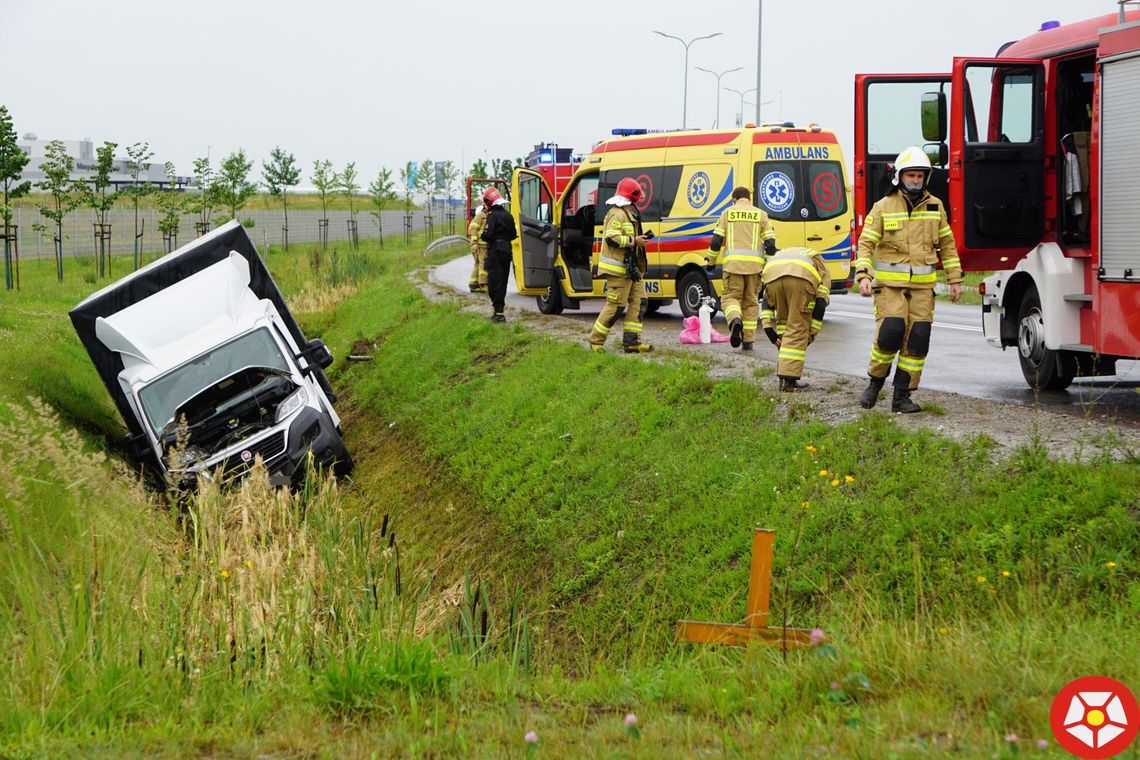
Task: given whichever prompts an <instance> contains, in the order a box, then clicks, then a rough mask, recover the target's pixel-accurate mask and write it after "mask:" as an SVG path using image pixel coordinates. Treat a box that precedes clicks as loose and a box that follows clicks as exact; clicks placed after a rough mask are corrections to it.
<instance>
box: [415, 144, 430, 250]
mask: <svg viewBox="0 0 1140 760" xmlns="http://www.w3.org/2000/svg"><path fill="white" fill-rule="evenodd" d="M416 190H418V191H419V192H420V193H422V194H423V195H424V196H426V197H427V203H428V212H427V233H428V240H432V239H434V238H435V225H434V224H433V219H432V214H433V213H434V212H435V164H434V163H432V160H431V159H430V158H425V159H424V160H423V161H420V169H419V173H418V174H417V175H416Z"/></svg>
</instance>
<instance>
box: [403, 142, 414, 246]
mask: <svg viewBox="0 0 1140 760" xmlns="http://www.w3.org/2000/svg"><path fill="white" fill-rule="evenodd" d="M417 178H418V177H417V169H416V162H415V161H409V162H408V163H406V164H404V168H403V169H400V184H402V185H403V186H404V242H405V243H409V242H411V239H412V195H414V194H415V192H416V180H417Z"/></svg>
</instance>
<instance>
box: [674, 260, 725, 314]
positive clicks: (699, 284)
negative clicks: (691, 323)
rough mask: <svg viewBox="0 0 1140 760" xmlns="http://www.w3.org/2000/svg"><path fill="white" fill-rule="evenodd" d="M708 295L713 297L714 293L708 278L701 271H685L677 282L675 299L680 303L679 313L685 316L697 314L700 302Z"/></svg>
mask: <svg viewBox="0 0 1140 760" xmlns="http://www.w3.org/2000/svg"><path fill="white" fill-rule="evenodd" d="M709 296H712V297H713V298H715V297H716V294H715V293H714V292H713V289H712V285H710V284H709V278H708V277H705V275H704V273H703V272H698V271H695V270H693V271H689V272H686V273H685V276H684V277H682V278H681V281H680V282H679V283H677V300H678V302H680V304H681V313H682V314H683V315H685V316H686V317H695V316H698V314H699V313H700V309H701V302H702V301H704V299H705V298H706V297H709ZM713 314H716V312H715V311H714V312H713Z"/></svg>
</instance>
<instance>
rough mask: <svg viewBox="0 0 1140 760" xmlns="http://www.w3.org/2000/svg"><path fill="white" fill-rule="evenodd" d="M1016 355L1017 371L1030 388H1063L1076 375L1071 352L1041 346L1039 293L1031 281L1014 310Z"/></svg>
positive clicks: (1042, 337) (1059, 389)
mask: <svg viewBox="0 0 1140 760" xmlns="http://www.w3.org/2000/svg"><path fill="white" fill-rule="evenodd" d="M1017 357H1018V359H1019V360H1020V361H1021V374H1023V375H1024V376H1025V382H1027V383H1029V387H1030V388H1035V389H1037V390H1042V391H1063V390H1065V389H1066V388H1068V387H1069V384H1070V383H1072V382H1073V377H1074V376H1075V375H1076V362H1075V361H1074V360H1073V358H1072V357H1071V356H1067V355H1066V352H1065V351H1054V350H1052V349H1049V348H1046V347H1045V319H1044V316H1043V315H1042V313H1041V297H1040V296H1039V295H1038V294H1037V288H1035V287H1033V286H1032V285H1031V286H1030V287H1029V290H1027V291H1026V292H1025V296H1024V297H1023V298H1022V299H1021V308H1019V309H1018V312H1017Z"/></svg>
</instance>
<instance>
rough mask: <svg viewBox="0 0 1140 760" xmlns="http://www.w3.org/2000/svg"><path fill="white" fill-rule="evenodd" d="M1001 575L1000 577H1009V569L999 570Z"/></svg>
mask: <svg viewBox="0 0 1140 760" xmlns="http://www.w3.org/2000/svg"><path fill="white" fill-rule="evenodd" d="M1001 577H1002V578H1008V577H1009V571H1008V570H1002V571H1001Z"/></svg>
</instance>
